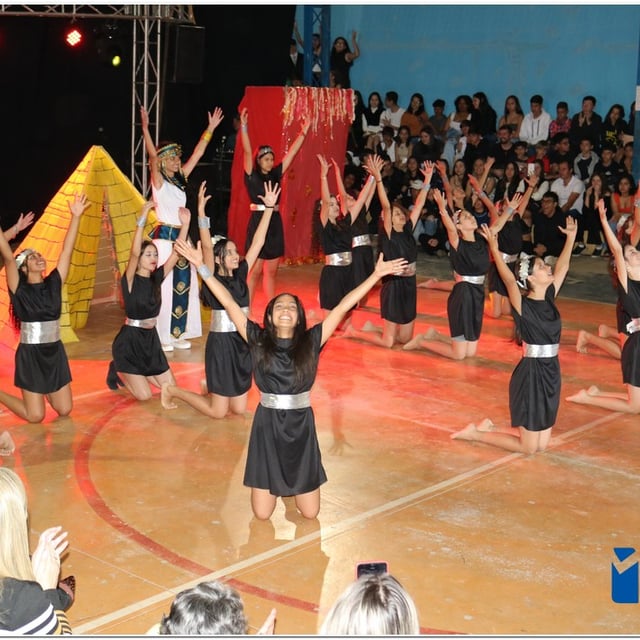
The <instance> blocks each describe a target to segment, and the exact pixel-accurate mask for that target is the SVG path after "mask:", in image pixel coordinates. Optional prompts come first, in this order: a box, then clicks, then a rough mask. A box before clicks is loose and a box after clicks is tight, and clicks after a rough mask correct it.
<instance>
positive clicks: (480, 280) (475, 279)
mask: <svg viewBox="0 0 640 640" xmlns="http://www.w3.org/2000/svg"><path fill="white" fill-rule="evenodd" d="M453 279H454V280H455V281H456V282H469V283H470V284H484V276H461V275H460V274H459V273H456V272H455V271H454V272H453Z"/></svg>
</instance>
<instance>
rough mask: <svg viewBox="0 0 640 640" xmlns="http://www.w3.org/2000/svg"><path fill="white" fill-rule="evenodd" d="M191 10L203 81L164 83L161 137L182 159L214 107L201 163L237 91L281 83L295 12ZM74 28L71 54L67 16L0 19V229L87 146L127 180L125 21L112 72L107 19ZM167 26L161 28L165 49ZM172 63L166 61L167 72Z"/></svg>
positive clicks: (46, 195)
mask: <svg viewBox="0 0 640 640" xmlns="http://www.w3.org/2000/svg"><path fill="white" fill-rule="evenodd" d="M194 13H195V17H196V24H197V25H199V26H203V27H204V28H205V43H204V65H203V79H202V82H201V83H199V84H190V83H169V82H168V83H166V84H165V93H164V96H163V112H162V118H161V127H160V137H161V139H172V140H177V141H179V142H181V143H182V144H183V146H184V148H185V150H186V152H187V153H188V152H190V151H191V149H192V148H193V146H194V145H195V144H196V142H197V140H198V138H199V137H200V134H201V133H202V131H203V130H204V128H205V126H206V124H207V111H210V110H212V109H213V107H214V106H220V107H221V108H222V109H223V111H224V113H225V119H224V121H223V122H222V124H221V125H220V127H219V129H218V131H217V132H216V137H215V138H214V140H213V141H212V142H211V144H210V147H209V150H208V152H207V156H205V158H203V161H207V162H213V161H214V160H215V149H216V147H217V146H218V142H219V140H220V137H221V136H222V135H228V134H229V133H230V132H231V122H232V119H233V115H234V113H235V111H236V109H237V105H238V103H239V102H240V99H241V98H242V95H243V93H244V88H245V86H247V85H254V86H256V85H257V86H274V85H276V86H277V85H283V84H284V81H285V77H286V73H287V54H288V51H289V39H290V37H291V32H292V26H293V19H294V15H295V5H289V6H257V5H256V6H252V5H248V6H240V5H228V6H227V5H225V6H202V5H194ZM78 23H79V26H81V27H82V29H83V31H84V32H85V39H84V41H83V44H82V46H81V48H80V50H72V49H70V48H68V47H67V45H66V44H65V43H64V42H63V34H64V32H65V30H66V29H67V27H68V26H69V20H67V19H64V18H22V17H7V16H0V122H1V123H2V129H1V138H0V139H1V140H2V143H3V144H2V146H3V157H4V161H3V163H2V164H3V168H2V170H1V171H0V181H1V182H0V184H1V188H0V221H1V226H2V227H3V228H7V227H9V226H10V225H11V224H12V223H13V222H14V221H15V219H16V218H17V216H18V214H19V213H20V212H21V211H28V210H33V211H34V212H36V214H39V213H41V212H42V209H43V208H44V207H45V206H46V205H47V204H48V202H49V201H50V199H51V198H52V197H53V195H54V194H55V192H56V191H57V189H58V188H59V187H60V185H61V184H62V183H63V182H64V180H65V179H66V178H67V177H68V176H69V174H70V173H71V172H72V171H73V169H74V168H75V167H76V166H77V164H78V163H79V162H80V160H81V159H82V158H83V157H84V155H85V154H86V153H87V151H88V150H89V148H90V147H91V145H93V144H99V145H102V146H104V147H105V149H106V150H107V152H108V153H109V154H110V155H111V156H112V157H113V158H114V160H115V161H116V163H117V164H118V166H119V167H120V168H121V169H122V170H123V171H124V172H125V174H126V175H129V172H130V166H129V165H130V128H131V100H132V95H131V90H132V87H131V54H130V48H131V35H130V34H131V24H130V23H129V22H127V21H124V20H120V21H117V22H116V24H117V27H118V29H117V31H116V40H118V39H120V41H121V42H122V44H123V48H124V56H123V57H124V59H123V63H122V65H121V66H120V67H119V68H117V69H114V68H113V67H111V66H110V65H109V64H108V63H107V62H105V61H104V60H102V59H101V58H100V55H99V51H98V49H99V47H97V46H96V41H97V39H98V38H99V34H100V32H103V31H104V28H105V25H106V21H104V20H102V19H91V20H84V21H78ZM171 28H172V27H171V26H169V25H165V26H163V29H165V32H164V36H165V38H167V42H168V41H169V39H170V38H171V34H170V33H169V32H168V31H166V29H171ZM172 64H173V57H172V56H170V57H169V58H168V59H167V60H166V66H165V70H166V71H167V73H169V74H170V73H171V71H172ZM168 77H170V75H169V76H168ZM137 133H138V135H139V131H138V132H137Z"/></svg>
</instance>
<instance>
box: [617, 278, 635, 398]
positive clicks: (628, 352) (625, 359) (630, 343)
mask: <svg viewBox="0 0 640 640" xmlns="http://www.w3.org/2000/svg"><path fill="white" fill-rule="evenodd" d="M618 296H619V297H620V300H621V301H622V308H623V309H624V312H625V313H626V314H628V315H629V316H630V317H631V318H640V282H638V281H637V280H631V279H630V278H627V291H626V292H625V290H624V289H623V288H622V285H620V284H618ZM625 328H626V327H625ZM625 333H626V334H627V335H628V336H629V337H628V338H627V341H626V342H625V343H624V347H622V357H621V360H620V362H621V363H622V381H623V382H624V383H625V384H630V385H631V386H633V387H640V331H636V332H634V333H631V334H630V333H629V332H628V331H625Z"/></svg>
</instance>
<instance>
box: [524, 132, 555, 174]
mask: <svg viewBox="0 0 640 640" xmlns="http://www.w3.org/2000/svg"><path fill="white" fill-rule="evenodd" d="M534 149H535V155H534V156H533V157H532V158H529V160H528V164H531V163H532V162H535V161H536V160H540V162H542V166H543V167H544V173H543V174H542V175H543V176H546V177H547V178H548V177H549V174H550V173H551V161H550V160H549V142H548V141H547V140H540V142H536V144H535V145H534Z"/></svg>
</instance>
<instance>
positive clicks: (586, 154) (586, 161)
mask: <svg viewBox="0 0 640 640" xmlns="http://www.w3.org/2000/svg"><path fill="white" fill-rule="evenodd" d="M599 161H600V158H599V157H598V154H597V153H596V152H595V151H594V150H593V143H592V142H591V138H589V137H586V138H583V139H582V140H580V153H579V154H578V155H577V156H576V157H575V158H574V160H573V173H575V175H576V176H577V177H578V178H580V180H582V182H584V183H585V184H587V182H589V180H590V179H591V176H592V175H593V171H594V169H595V168H596V165H597V164H598V162H599Z"/></svg>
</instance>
